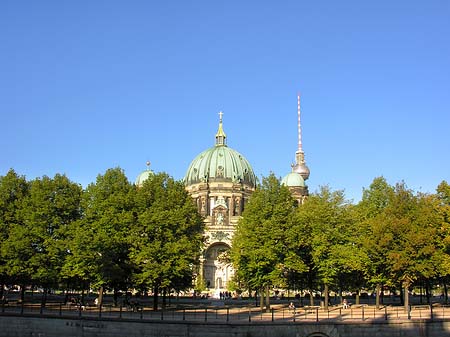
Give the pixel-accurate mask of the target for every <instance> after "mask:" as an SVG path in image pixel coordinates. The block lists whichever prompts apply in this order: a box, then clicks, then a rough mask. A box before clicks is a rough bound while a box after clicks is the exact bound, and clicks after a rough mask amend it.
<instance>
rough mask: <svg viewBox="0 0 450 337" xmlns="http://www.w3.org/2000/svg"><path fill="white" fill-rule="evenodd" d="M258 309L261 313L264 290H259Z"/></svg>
mask: <svg viewBox="0 0 450 337" xmlns="http://www.w3.org/2000/svg"><path fill="white" fill-rule="evenodd" d="M259 307H260V309H261V311H263V310H264V288H261V289H260V290H259Z"/></svg>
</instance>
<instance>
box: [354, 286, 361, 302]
mask: <svg viewBox="0 0 450 337" xmlns="http://www.w3.org/2000/svg"><path fill="white" fill-rule="evenodd" d="M359 291H360V290H359V289H358V290H356V298H355V304H356V305H359Z"/></svg>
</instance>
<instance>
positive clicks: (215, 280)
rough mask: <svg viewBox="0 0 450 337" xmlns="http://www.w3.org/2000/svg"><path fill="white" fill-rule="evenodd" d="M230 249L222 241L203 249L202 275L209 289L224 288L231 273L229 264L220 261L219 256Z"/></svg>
mask: <svg viewBox="0 0 450 337" xmlns="http://www.w3.org/2000/svg"><path fill="white" fill-rule="evenodd" d="M229 249H230V246H228V245H227V244H225V243H223V242H219V243H215V244H212V245H211V246H210V247H208V249H207V250H206V251H205V254H204V258H205V260H204V263H203V276H204V279H205V283H206V286H207V287H208V288H209V289H215V290H219V291H220V290H226V289H227V285H228V282H229V280H230V279H231V276H232V275H233V270H232V268H231V266H229V265H227V264H225V263H224V262H223V261H221V256H223V254H224V253H225V252H226V251H228V250H229Z"/></svg>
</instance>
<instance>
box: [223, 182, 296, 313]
mask: <svg viewBox="0 0 450 337" xmlns="http://www.w3.org/2000/svg"><path fill="white" fill-rule="evenodd" d="M295 204H296V203H295V200H294V199H293V198H292V195H291V193H290V191H289V189H288V188H287V187H286V186H282V185H281V184H280V181H279V180H278V179H277V178H276V177H275V176H274V175H273V174H271V175H270V176H269V177H267V178H263V180H262V184H261V185H260V186H259V187H258V188H257V189H256V191H255V192H254V193H253V194H252V198H251V199H250V201H249V203H248V204H247V206H246V208H245V210H244V212H243V214H242V218H241V219H240V220H239V222H238V225H237V228H236V232H235V235H234V237H233V242H232V248H231V251H230V257H231V261H232V263H233V265H234V267H235V270H236V277H237V278H238V279H239V280H241V281H243V282H245V283H246V284H247V285H248V286H249V287H250V288H252V289H258V290H260V293H261V294H262V293H263V289H266V309H267V310H268V309H269V308H270V303H269V296H268V291H269V287H271V286H273V285H277V284H280V283H282V282H283V278H284V272H285V271H286V268H292V269H294V268H296V269H299V268H300V269H302V267H299V266H296V261H294V260H295V256H292V255H291V254H290V253H289V251H288V250H287V249H286V248H287V247H286V242H287V240H286V232H287V229H288V226H289V218H290V217H291V216H292V213H293V210H294V209H295ZM284 264H286V266H284ZM262 298H263V296H261V299H262ZM262 306H263V301H262V300H261V307H262Z"/></svg>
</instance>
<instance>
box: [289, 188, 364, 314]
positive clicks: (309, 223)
mask: <svg viewBox="0 0 450 337" xmlns="http://www.w3.org/2000/svg"><path fill="white" fill-rule="evenodd" d="M354 223H355V218H354V213H353V212H352V209H351V205H350V204H349V203H348V202H347V201H346V200H345V197H344V193H343V191H331V189H330V188H329V187H327V186H323V187H321V188H320V191H319V192H318V193H314V194H312V195H310V196H309V197H308V199H306V201H305V202H304V204H303V205H302V206H300V207H298V209H297V214H296V218H295V225H294V226H293V230H295V229H297V228H300V229H299V230H298V231H297V232H298V233H297V235H296V236H294V238H296V239H297V240H300V241H299V242H300V243H301V244H300V246H299V247H298V248H297V251H298V252H300V254H302V255H303V258H302V259H303V261H305V264H306V265H308V272H309V273H314V274H315V276H316V277H317V278H318V279H319V281H320V283H321V284H322V285H323V286H324V296H325V299H324V306H325V308H327V307H328V303H329V300H328V292H329V286H330V285H333V284H336V283H338V280H339V278H340V277H343V276H344V275H345V274H348V273H351V272H354V271H360V270H361V269H362V267H361V265H360V263H359V260H360V255H359V250H358V249H357V247H356V246H355V244H356V242H355V241H353V240H352V239H351V238H352V237H353V235H354V228H353V226H354ZM300 237H303V239H301V238H300ZM305 238H306V239H305ZM302 251H303V252H302ZM305 253H306V254H309V255H310V256H309V257H307V256H306V255H305ZM310 279H311V277H310ZM308 286H309V288H310V292H311V297H312V289H311V286H312V282H311V284H309V285H308Z"/></svg>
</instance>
